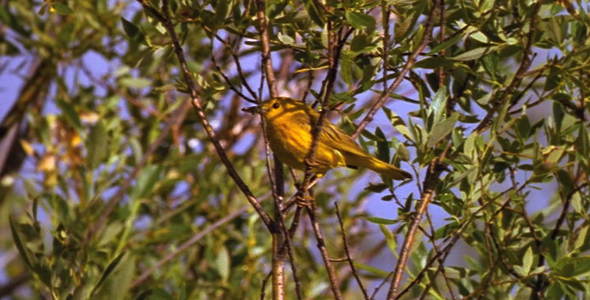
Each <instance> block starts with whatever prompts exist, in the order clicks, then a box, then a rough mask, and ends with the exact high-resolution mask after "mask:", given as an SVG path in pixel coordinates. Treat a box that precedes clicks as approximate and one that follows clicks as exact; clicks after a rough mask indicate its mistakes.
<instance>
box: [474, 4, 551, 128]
mask: <svg viewBox="0 0 590 300" xmlns="http://www.w3.org/2000/svg"><path fill="white" fill-rule="evenodd" d="M542 3H543V1H542V0H538V1H537V3H535V8H534V9H533V11H532V16H531V23H530V26H529V32H528V34H527V41H526V44H525V47H524V50H523V54H524V55H523V58H522V61H521V63H520V66H519V67H518V70H517V71H516V73H515V74H514V77H513V78H512V80H511V81H510V83H509V84H508V87H506V89H505V90H504V92H502V95H501V96H500V99H498V100H497V101H494V102H493V104H492V107H491V108H490V109H489V110H488V112H487V114H486V115H485V117H484V118H483V119H482V120H481V122H480V123H479V124H478V125H477V127H476V128H475V130H474V131H475V132H477V133H478V134H481V133H482V132H484V131H485V130H486V129H487V128H488V127H489V126H490V124H491V123H492V117H493V116H494V114H495V113H496V111H497V110H498V109H499V108H500V107H501V106H502V105H504V103H505V102H506V101H508V98H509V96H510V95H511V94H512V91H513V90H514V89H515V88H516V86H517V85H518V84H520V82H521V81H522V77H523V75H524V74H525V73H526V72H527V71H528V69H529V67H530V66H531V63H532V61H533V60H532V59H531V55H532V54H531V47H532V46H533V40H534V37H535V32H536V29H537V26H536V22H537V14H538V13H539V9H541V4H542Z"/></svg>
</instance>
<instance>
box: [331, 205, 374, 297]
mask: <svg viewBox="0 0 590 300" xmlns="http://www.w3.org/2000/svg"><path fill="white" fill-rule="evenodd" d="M334 206H335V207H336V217H337V218H338V223H340V232H341V234H342V244H343V246H344V253H346V261H348V264H349V265H350V270H351V271H352V275H353V276H354V279H356V283H357V284H358V285H359V288H360V289H361V292H362V293H363V296H364V298H365V299H366V300H369V295H368V294H367V289H366V288H365V286H364V285H363V282H362V281H361V278H360V277H359V275H358V273H357V271H356V267H355V266H354V261H352V257H351V256H350V250H349V249H348V241H347V239H346V231H345V230H344V223H343V222H342V217H341V216H340V209H339V208H338V202H334Z"/></svg>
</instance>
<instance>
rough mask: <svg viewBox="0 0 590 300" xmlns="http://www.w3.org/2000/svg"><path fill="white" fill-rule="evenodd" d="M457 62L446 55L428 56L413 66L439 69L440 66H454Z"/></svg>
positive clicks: (415, 67)
mask: <svg viewBox="0 0 590 300" xmlns="http://www.w3.org/2000/svg"><path fill="white" fill-rule="evenodd" d="M454 64H455V62H454V61H453V60H450V59H448V58H446V57H438V56H435V57H428V58H425V59H423V60H420V61H418V62H417V63H415V64H414V66H412V68H414V69H417V68H422V69H438V68H450V67H453V65H454Z"/></svg>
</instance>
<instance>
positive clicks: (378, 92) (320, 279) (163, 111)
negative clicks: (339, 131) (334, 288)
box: [0, 0, 590, 299]
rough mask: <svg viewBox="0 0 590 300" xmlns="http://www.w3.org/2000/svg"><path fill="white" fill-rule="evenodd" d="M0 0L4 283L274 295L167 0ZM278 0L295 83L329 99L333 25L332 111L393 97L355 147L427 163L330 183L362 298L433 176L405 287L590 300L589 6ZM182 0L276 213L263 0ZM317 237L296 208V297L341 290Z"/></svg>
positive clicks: (197, 47) (263, 195)
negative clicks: (400, 176) (262, 108)
mask: <svg viewBox="0 0 590 300" xmlns="http://www.w3.org/2000/svg"><path fill="white" fill-rule="evenodd" d="M0 2H1V3H2V5H1V6H0V78H1V80H0V87H1V88H2V90H1V91H0V93H1V95H2V100H1V101H2V102H1V104H0V105H1V106H2V111H1V112H2V113H3V115H2V122H1V123H0V143H1V144H0V176H1V178H0V228H2V230H0V265H1V268H0V298H1V299H260V298H261V295H264V294H265V292H263V287H266V290H265V291H266V295H265V299H271V293H270V290H271V286H270V285H271V284H270V283H267V280H268V277H267V275H268V274H269V271H270V261H271V258H272V253H271V235H270V233H269V232H268V230H266V227H264V225H263V224H262V223H261V221H260V218H259V216H258V215H257V214H256V213H255V212H254V211H253V210H252V209H251V208H250V206H249V205H248V202H247V201H245V198H244V196H243V195H242V194H241V192H240V190H239V189H238V187H237V186H236V185H235V183H234V182H233V181H232V180H231V178H230V177H229V176H228V173H227V170H226V169H225V168H224V167H223V165H222V164H221V162H220V159H219V157H218V155H217V152H216V151H215V149H214V147H213V146H212V144H211V142H210V141H209V139H208V137H207V134H206V133H205V131H204V130H203V128H202V127H201V126H200V123H199V119H198V116H197V114H196V113H195V110H194V109H193V108H192V107H191V105H190V101H189V99H188V97H187V91H188V87H187V86H186V84H185V82H184V79H183V77H182V75H181V73H180V69H179V64H178V58H177V56H176V55H175V53H174V51H173V47H172V40H171V37H170V34H169V33H168V32H167V31H166V29H165V28H164V26H163V25H162V23H160V22H159V21H158V20H157V19H156V18H154V15H153V14H151V13H150V12H148V11H146V10H145V9H144V8H142V4H143V5H144V6H149V7H152V8H153V9H155V10H156V11H159V10H160V7H161V5H162V3H161V1H158V0H143V1H142V2H143V3H139V2H136V1H125V0H119V1H107V0H94V1H73V0H70V1H67V0H65V1H61V0H60V1H30V0H19V1H16V0H3V1H0ZM265 4H266V14H267V19H268V24H269V38H270V43H271V51H272V58H273V60H274V70H275V73H276V75H277V87H278V89H279V92H280V94H281V95H283V96H290V97H293V98H297V99H305V100H306V101H307V102H308V103H310V104H311V103H313V102H315V101H316V100H318V99H319V97H320V94H321V89H322V81H323V80H324V78H325V77H326V74H327V73H328V71H329V69H328V62H327V47H328V44H329V38H330V35H331V34H334V35H336V36H337V38H338V45H339V46H341V48H340V51H341V52H340V59H339V69H338V70H337V71H338V73H337V77H336V81H335V87H334V92H333V94H332V96H331V98H330V105H331V106H332V107H333V108H334V111H333V112H331V113H330V118H331V120H332V121H333V122H335V123H337V124H340V126H341V127H342V128H343V129H344V130H345V131H347V132H349V133H353V132H354V131H355V130H356V129H357V125H358V124H359V123H361V122H362V120H363V118H364V117H365V115H366V114H367V112H368V111H369V110H370V109H371V108H372V107H374V106H373V105H374V103H375V101H376V99H378V98H379V97H381V96H382V95H385V96H388V97H389V101H387V102H385V106H384V107H383V108H382V109H380V110H379V112H378V114H377V115H376V117H375V119H374V121H372V122H370V123H369V126H367V127H366V128H364V129H363V130H362V132H360V133H361V135H360V138H359V141H360V143H361V145H362V146H363V147H364V148H365V149H367V150H368V151H369V152H370V153H372V154H374V155H375V156H378V157H379V158H380V159H383V160H386V161H390V162H392V163H395V164H400V163H401V166H402V168H404V169H406V170H408V171H413V174H415V178H414V179H413V180H412V181H409V182H403V183H396V184H395V185H393V184H392V183H391V182H389V181H385V182H384V181H383V180H384V179H383V178H379V177H378V176H377V175H375V174H372V173H369V172H366V173H365V172H362V171H348V170H342V169H338V170H334V171H332V172H330V173H329V174H328V176H326V177H325V178H324V179H322V180H321V181H320V182H319V183H318V184H317V187H316V188H315V198H316V201H317V204H318V217H319V224H320V226H321V228H322V230H323V231H324V234H325V238H326V243H327V249H328V251H329V253H330V255H331V257H332V258H335V259H339V258H342V257H345V253H344V245H343V239H342V232H341V229H340V226H339V223H338V219H337V218H336V214H335V206H334V202H335V201H338V204H339V208H340V214H341V215H342V218H341V219H342V221H343V225H344V228H345V233H346V235H347V244H348V247H349V249H350V252H351V255H352V257H353V259H354V263H355V266H356V267H357V273H358V275H359V277H360V279H361V281H362V282H363V286H364V287H365V288H366V289H367V290H368V295H369V296H371V295H373V294H374V299H385V298H386V293H387V290H388V289H389V285H390V283H389V281H390V280H391V272H392V271H393V270H394V268H395V266H396V262H397V258H398V253H400V250H401V248H402V242H403V241H404V239H405V234H406V232H407V230H408V228H409V224H410V223H411V221H412V219H413V218H415V217H416V215H417V213H416V207H417V206H416V205H417V204H420V203H421V201H420V199H422V200H424V197H425V196H424V195H425V194H426V193H427V192H428V191H430V190H432V191H433V192H434V198H433V199H432V202H430V203H429V205H428V207H427V210H426V212H425V217H424V218H423V219H422V221H421V223H419V225H420V227H419V230H418V232H417V235H416V237H415V241H414V243H413V245H412V246H411V248H410V249H408V250H410V261H409V263H408V265H407V268H404V276H403V281H402V285H401V288H400V289H399V290H398V297H399V298H401V299H418V298H421V299H464V298H477V299H522V298H532V299H540V298H543V297H545V298H547V299H561V298H567V299H576V298H578V297H582V298H588V297H590V286H589V284H588V280H589V275H590V257H589V256H588V253H589V248H590V243H589V240H590V239H589V238H588V230H589V221H590V220H589V217H588V216H589V215H588V209H589V204H590V199H589V193H588V189H589V188H588V173H589V171H590V164H589V159H588V153H590V149H589V147H590V142H589V132H588V120H587V118H588V114H587V113H588V108H587V104H586V103H587V100H588V95H589V94H590V90H589V88H588V87H589V86H590V82H589V74H590V72H589V70H590V68H589V62H590V60H589V59H590V51H589V50H590V48H589V45H590V43H589V40H588V35H589V30H588V28H589V24H590V19H589V18H588V15H587V11H588V4H586V3H585V2H583V1H578V2H575V3H570V2H569V1H532V0H531V1H524V0H510V1H508V0H502V1H491V0H478V1H456V0H445V1H433V2H432V1H412V0H409V1H388V0H380V1H376V0H375V1H372V0H356V1H354V0H347V1H333V0H325V1H324V0H303V1H293V0H291V1H280V0H269V1H266V3H265ZM169 7H170V15H171V19H172V22H173V25H174V28H175V31H176V33H177V34H178V36H179V39H180V41H181V43H182V46H183V49H184V53H185V55H186V57H187V58H188V62H187V63H188V67H189V71H190V73H191V75H192V76H193V78H194V79H195V80H196V82H197V83H198V86H199V90H198V92H199V96H200V99H201V101H202V105H203V108H204V112H205V115H206V116H207V118H208V119H209V121H210V122H211V125H212V126H213V129H214V130H215V132H216V133H217V136H218V138H219V140H220V142H221V144H222V145H223V146H224V148H225V151H226V153H227V154H228V156H229V158H230V160H231V162H232V164H233V166H234V168H235V169H236V170H237V172H238V173H239V174H240V175H241V177H242V178H243V179H244V181H245V182H246V184H247V185H248V187H249V188H250V189H251V190H252V191H253V193H254V195H255V196H256V197H257V198H258V199H259V200H260V201H261V203H262V206H263V207H264V208H265V209H266V210H267V211H268V212H271V211H272V209H273V204H272V201H271V200H272V197H271V186H270V183H269V178H268V176H267V170H266V164H265V154H264V147H263V139H262V136H261V131H260V126H259V120H258V118H257V117H254V116H250V115H246V114H244V113H242V112H240V108H242V107H244V106H250V105H252V104H249V103H248V102H246V100H250V101H252V100H254V99H257V98H261V99H266V98H268V88H267V87H265V86H264V84H263V82H264V78H262V75H261V70H262V62H261V47H260V45H261V43H260V35H259V33H258V27H257V26H258V21H257V16H256V2H255V1H253V0H250V1H249V0H243V1H237V0H232V1H221V0H218V1H208V0H198V1H197V0H170V1H169ZM328 24H329V25H328ZM414 54H415V55H414ZM405 66H407V72H405V73H404V72H402V70H403V69H404V67H405ZM396 78H399V79H401V81H400V82H401V84H400V85H399V87H398V88H397V89H395V91H388V88H389V87H390V86H391V84H392V83H393V82H394V80H395V79H396ZM388 93H389V94H388ZM369 121H370V120H369ZM361 129H362V128H361ZM285 178H286V188H287V195H288V196H290V195H292V194H293V193H294V192H295V191H296V189H295V188H294V187H293V180H292V178H291V176H290V174H289V173H288V172H286V173H285ZM420 217H422V215H420ZM292 219H293V210H290V211H289V212H288V213H287V215H286V221H287V223H288V224H290V222H291V221H292ZM316 244H317V241H316V240H315V238H314V235H313V233H312V229H311V226H310V223H309V219H308V218H306V217H302V219H301V225H300V226H299V228H298V231H297V232H296V233H295V235H294V237H293V238H292V245H293V251H294V254H295V267H296V268H297V270H299V272H298V276H299V281H300V282H301V287H302V292H303V298H305V299H333V298H334V296H333V294H332V292H331V290H330V284H329V281H328V278H327V275H326V270H325V268H324V265H323V264H322V262H321V259H320V256H319V252H318V249H317V247H316ZM333 263H334V266H335V267H336V270H337V275H338V277H339V279H340V282H341V285H340V286H339V287H338V288H339V289H340V290H341V291H342V293H343V295H344V299H363V297H364V296H363V294H362V293H361V289H360V288H359V285H358V283H357V282H356V281H355V280H353V277H352V275H353V273H352V272H351V269H350V267H349V264H347V263H346V261H335V262H333ZM286 270H287V272H286V276H287V281H286V283H287V285H286V287H285V290H286V295H287V296H286V297H287V299H296V296H295V293H294V280H293V279H292V273H291V271H290V270H291V269H290V267H287V268H286ZM381 284H383V286H381Z"/></svg>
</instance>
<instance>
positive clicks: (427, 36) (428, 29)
mask: <svg viewBox="0 0 590 300" xmlns="http://www.w3.org/2000/svg"><path fill="white" fill-rule="evenodd" d="M437 2H438V0H435V1H434V4H433V7H432V10H431V11H430V14H429V15H428V19H427V20H426V23H425V24H426V26H425V29H424V38H423V39H422V43H420V46H418V48H416V51H414V53H412V55H411V56H410V57H409V58H408V61H407V62H406V65H405V66H404V68H403V69H402V70H401V71H400V73H399V75H398V76H397V78H395V80H394V81H393V83H392V84H391V86H390V87H389V88H388V89H387V90H386V91H385V93H383V94H382V95H381V96H380V97H379V99H377V101H375V103H374V104H373V105H372V106H371V108H370V109H369V112H368V113H367V115H366V116H365V118H364V119H363V120H362V121H361V123H360V124H359V125H358V127H357V128H356V130H355V131H354V133H353V134H351V135H350V136H351V137H352V138H353V139H356V138H357V137H358V136H359V134H360V133H361V132H362V131H363V129H365V127H367V125H369V123H370V122H371V121H373V117H374V116H375V114H376V113H377V111H379V109H380V108H381V107H382V106H383V105H384V104H385V101H387V99H389V95H391V93H393V91H395V89H396V88H397V87H398V86H399V85H400V84H401V83H402V81H403V79H404V76H406V73H408V71H410V69H411V68H412V66H413V65H414V63H415V62H416V58H418V56H419V55H420V54H421V53H422V51H423V50H424V49H425V48H426V45H428V44H429V43H430V40H431V39H432V28H433V27H434V18H433V16H434V12H435V10H437V9H438V5H437Z"/></svg>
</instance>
